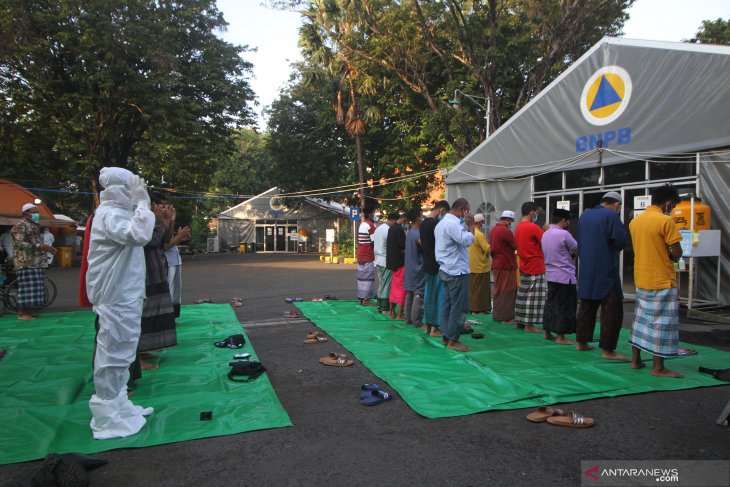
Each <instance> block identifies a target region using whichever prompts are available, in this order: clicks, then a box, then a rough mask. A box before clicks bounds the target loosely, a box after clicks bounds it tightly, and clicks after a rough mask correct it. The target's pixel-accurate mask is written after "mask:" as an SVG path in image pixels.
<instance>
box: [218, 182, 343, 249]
mask: <svg viewBox="0 0 730 487" xmlns="http://www.w3.org/2000/svg"><path fill="white" fill-rule="evenodd" d="M278 195H279V189H278V188H276V187H274V188H271V189H269V190H268V191H264V192H263V193H261V194H259V195H257V196H254V197H253V198H251V199H249V200H246V201H244V202H243V203H240V204H238V205H236V206H234V207H232V208H229V209H228V210H226V211H224V212H222V213H220V214H219V215H218V239H219V244H220V248H222V249H225V248H230V247H234V248H238V246H239V245H240V244H241V243H254V244H255V246H256V250H257V251H258V252H295V251H302V250H304V251H308V252H310V251H311V252H326V251H328V247H327V244H326V242H325V230H326V229H328V228H333V229H336V230H339V229H340V226H341V225H345V228H347V225H348V224H349V208H348V207H346V206H342V205H340V204H337V203H332V202H327V201H324V200H320V199H318V198H301V199H299V200H295V202H296V203H297V206H296V207H293V206H292V207H288V206H287V205H286V204H285V203H286V202H285V201H284V200H283V199H282V198H279V196H278ZM303 233H306V235H307V236H306V238H302V235H301V234H303Z"/></svg>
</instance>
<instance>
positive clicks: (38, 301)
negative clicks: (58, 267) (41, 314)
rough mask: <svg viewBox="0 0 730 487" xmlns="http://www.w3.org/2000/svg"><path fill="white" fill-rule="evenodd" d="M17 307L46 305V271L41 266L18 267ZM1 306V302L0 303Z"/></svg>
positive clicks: (36, 307)
mask: <svg viewBox="0 0 730 487" xmlns="http://www.w3.org/2000/svg"><path fill="white" fill-rule="evenodd" d="M16 274H17V276H18V309H19V310H20V309H23V310H26V309H39V308H42V307H43V306H45V305H46V273H45V271H44V269H43V268H42V267H37V268H30V269H18V271H17V272H16ZM0 306H2V304H0Z"/></svg>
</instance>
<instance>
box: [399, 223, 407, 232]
mask: <svg viewBox="0 0 730 487" xmlns="http://www.w3.org/2000/svg"><path fill="white" fill-rule="evenodd" d="M400 226H401V228H403V230H408V224H407V223H401V225H400Z"/></svg>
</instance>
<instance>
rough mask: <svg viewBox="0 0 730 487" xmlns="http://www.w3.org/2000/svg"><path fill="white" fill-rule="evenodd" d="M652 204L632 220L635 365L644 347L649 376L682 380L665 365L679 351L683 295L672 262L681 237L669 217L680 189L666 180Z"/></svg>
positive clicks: (676, 257)
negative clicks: (650, 358)
mask: <svg viewBox="0 0 730 487" xmlns="http://www.w3.org/2000/svg"><path fill="white" fill-rule="evenodd" d="M651 193H652V194H651V203H652V204H651V206H649V207H648V208H647V209H646V211H644V212H643V213H642V214H641V215H639V216H637V217H636V218H634V219H633V220H632V221H631V223H630V224H629V231H630V232H631V240H632V242H633V245H634V282H635V283H636V312H635V313H634V323H633V325H632V327H631V339H630V340H629V342H630V343H631V345H632V355H633V357H632V360H631V368H634V369H639V368H642V367H644V363H643V362H642V361H641V350H644V351H645V352H648V353H650V354H651V355H653V366H652V370H651V374H652V375H655V376H658V377H673V378H677V379H679V378H682V377H683V376H682V374H680V373H678V372H674V371H672V370H669V369H667V368H666V367H664V358H665V357H676V356H677V355H678V354H679V295H678V292H677V273H676V271H675V270H674V262H677V261H678V260H679V259H680V258H681V257H682V245H681V241H682V236H681V235H680V233H679V230H677V226H676V225H675V224H674V220H673V219H672V217H670V216H669V213H670V212H671V210H672V209H673V208H674V207H675V206H676V205H677V203H679V192H678V191H677V188H675V187H673V186H671V185H669V184H667V185H664V186H659V187H658V188H654V190H653V191H652V192H651Z"/></svg>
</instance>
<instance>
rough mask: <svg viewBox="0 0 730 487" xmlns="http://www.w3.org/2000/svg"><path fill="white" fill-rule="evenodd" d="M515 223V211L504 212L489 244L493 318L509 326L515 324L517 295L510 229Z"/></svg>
mask: <svg viewBox="0 0 730 487" xmlns="http://www.w3.org/2000/svg"><path fill="white" fill-rule="evenodd" d="M514 221H515V212H514V211H509V210H506V211H503V212H502V216H501V217H500V218H499V221H498V222H497V224H496V225H494V228H492V231H491V232H489V242H490V243H491V246H492V249H491V253H492V275H493V276H494V288H493V289H494V300H493V304H492V318H493V319H494V321H501V322H502V323H507V324H514V319H515V295H516V294H517V281H516V280H515V271H516V270H517V259H515V248H516V245H515V236H514V235H512V230H510V229H509V228H510V226H512V223H513V222H514Z"/></svg>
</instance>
